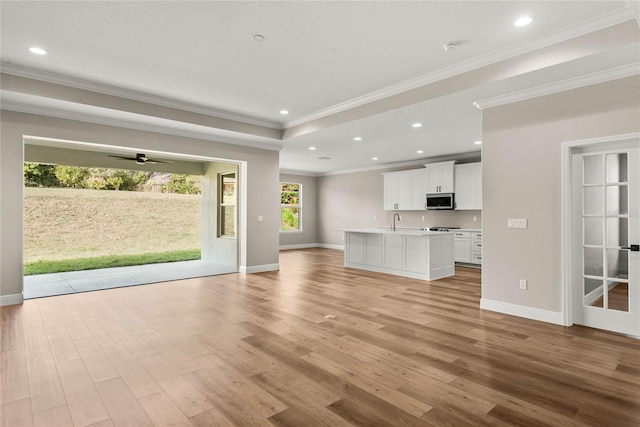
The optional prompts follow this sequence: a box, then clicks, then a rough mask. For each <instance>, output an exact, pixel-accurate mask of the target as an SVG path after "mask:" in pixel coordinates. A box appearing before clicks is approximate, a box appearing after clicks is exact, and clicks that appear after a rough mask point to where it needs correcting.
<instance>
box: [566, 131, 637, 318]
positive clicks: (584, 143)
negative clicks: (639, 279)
mask: <svg viewBox="0 0 640 427" xmlns="http://www.w3.org/2000/svg"><path fill="white" fill-rule="evenodd" d="M638 139H640V132H633V133H626V134H621V135H610V136H603V137H598V138H589V139H582V140H577V141H565V142H564V143H563V144H562V152H561V155H562V165H561V174H560V176H561V179H562V187H561V193H560V197H561V200H562V209H561V213H560V215H561V217H562V219H561V225H560V227H561V231H560V233H561V241H560V251H561V258H562V263H561V267H560V269H561V277H562V298H563V301H562V308H563V312H562V317H563V322H564V323H563V324H564V325H566V326H570V325H573V289H572V283H573V274H572V268H571V262H572V261H571V250H572V243H573V240H572V239H573V234H572V227H571V224H572V220H571V219H572V218H571V216H572V201H571V197H570V195H571V175H572V170H571V155H572V150H573V149H574V148H580V147H589V146H597V145H602V144H616V143H624V142H632V141H636V140H638Z"/></svg>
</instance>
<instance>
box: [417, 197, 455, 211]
mask: <svg viewBox="0 0 640 427" xmlns="http://www.w3.org/2000/svg"><path fill="white" fill-rule="evenodd" d="M454 206H455V204H454V195H453V193H434V194H427V203H425V206H424V207H425V209H427V210H445V209H453V208H454Z"/></svg>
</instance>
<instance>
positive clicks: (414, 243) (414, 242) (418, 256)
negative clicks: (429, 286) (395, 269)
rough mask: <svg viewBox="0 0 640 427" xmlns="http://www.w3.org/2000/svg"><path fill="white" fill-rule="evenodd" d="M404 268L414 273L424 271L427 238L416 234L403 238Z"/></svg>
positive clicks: (425, 266) (425, 270) (425, 268)
mask: <svg viewBox="0 0 640 427" xmlns="http://www.w3.org/2000/svg"><path fill="white" fill-rule="evenodd" d="M404 253H405V258H404V269H405V270H407V271H412V272H414V273H426V272H427V265H426V263H425V262H424V260H425V259H426V257H427V240H426V239H424V238H422V237H417V236H405V238H404Z"/></svg>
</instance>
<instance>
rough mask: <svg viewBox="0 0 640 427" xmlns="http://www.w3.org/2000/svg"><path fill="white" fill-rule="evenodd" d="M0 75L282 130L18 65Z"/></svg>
mask: <svg viewBox="0 0 640 427" xmlns="http://www.w3.org/2000/svg"><path fill="white" fill-rule="evenodd" d="M0 71H2V72H3V73H6V74H10V75H12V76H18V77H24V78H28V79H34V80H39V81H43V82H47V83H53V84H58V85H62V86H69V87H73V88H76V89H82V90H88V91H91V92H97V93H101V94H103V95H111V96H117V97H120V98H125V99H131V100H133V101H140V102H146V103H149V104H154V105H161V106H163V107H169V108H175V109H178V110H183V111H189V112H192V113H198V114H204V115H207V116H212V117H217V118H220V119H226V120H233V121H237V122H241V123H246V124H252V125H256V126H264V127H268V128H271V129H277V130H282V125H281V124H280V123H279V122H276V121H271V120H262V119H258V118H255V117H251V116H249V115H246V114H240V113H233V112H230V111H225V110H220V109H217V108H213V107H207V106H204V105H198V104H193V103H190V102H183V101H178V100H175V99H171V98H165V97H163V96H158V95H152V94H149V93H145V92H140V91H136V90H130V89H126V90H125V89H122V88H120V87H117V86H112V85H107V84H103V83H97V82H93V81H90V80H86V79H81V78H77V77H71V76H65V75H62V74H58V73H53V72H50V71H44V70H37V69H34V68H28V67H23V66H20V65H15V64H8V63H6V62H2V63H1V64H0Z"/></svg>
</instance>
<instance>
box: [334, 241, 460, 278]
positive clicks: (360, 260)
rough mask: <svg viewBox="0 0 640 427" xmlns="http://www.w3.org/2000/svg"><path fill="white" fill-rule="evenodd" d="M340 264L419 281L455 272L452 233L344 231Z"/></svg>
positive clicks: (447, 275) (450, 274)
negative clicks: (343, 244)
mask: <svg viewBox="0 0 640 427" xmlns="http://www.w3.org/2000/svg"><path fill="white" fill-rule="evenodd" d="M344 241H345V248H344V265H345V266H347V267H353V268H360V269H363V270H370V271H377V272H380V273H388V274H395V275H398V276H405V277H412V278H415V279H423V280H436V279H440V278H442V277H449V276H453V275H454V274H455V262H454V258H453V251H454V249H453V233H432V232H424V234H416V233H415V232H414V233H410V232H407V233H403V232H400V231H398V232H382V231H377V230H376V231H371V232H369V233H367V232H360V231H359V230H354V231H348V230H345V239H344Z"/></svg>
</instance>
